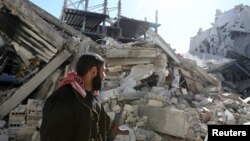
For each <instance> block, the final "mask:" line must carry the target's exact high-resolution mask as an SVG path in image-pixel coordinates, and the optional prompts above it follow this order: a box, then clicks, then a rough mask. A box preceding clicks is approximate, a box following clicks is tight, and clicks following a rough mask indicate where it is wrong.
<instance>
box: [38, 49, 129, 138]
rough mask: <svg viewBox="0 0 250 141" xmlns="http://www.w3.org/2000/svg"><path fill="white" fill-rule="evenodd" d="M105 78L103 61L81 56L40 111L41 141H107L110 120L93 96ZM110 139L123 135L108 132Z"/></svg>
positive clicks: (116, 132) (115, 129)
mask: <svg viewBox="0 0 250 141" xmlns="http://www.w3.org/2000/svg"><path fill="white" fill-rule="evenodd" d="M104 78H105V63H104V59H103V58H102V57H101V56H99V55H97V54H93V53H92V54H84V55H82V56H81V57H80V58H79V60H78V61H77V64H76V73H75V72H69V73H68V74H67V75H66V77H65V78H64V79H63V80H62V81H61V82H60V84H59V88H58V89H57V90H56V91H55V92H54V93H53V94H52V95H51V96H50V97H49V98H48V99H47V100H46V102H45V105H44V109H43V121H42V125H41V130H40V135H41V141H106V140H107V135H108V134H110V133H108V131H110V130H109V128H110V127H109V126H110V118H109V117H108V116H107V114H106V112H105V111H104V108H103V106H102V105H101V104H100V103H99V101H98V100H97V98H96V96H97V95H98V94H99V92H98V91H99V90H100V89H101V86H102V81H103V80H104ZM111 131H112V132H111V136H112V138H115V136H116V135H117V134H128V133H127V132H126V131H125V132H122V131H121V130H119V128H118V126H115V128H114V129H112V130H111Z"/></svg>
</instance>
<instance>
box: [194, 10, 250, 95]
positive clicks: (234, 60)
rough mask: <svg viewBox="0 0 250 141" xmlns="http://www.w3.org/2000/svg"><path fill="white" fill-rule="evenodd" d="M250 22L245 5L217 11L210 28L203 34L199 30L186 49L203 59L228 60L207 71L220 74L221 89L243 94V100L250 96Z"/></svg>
mask: <svg viewBox="0 0 250 141" xmlns="http://www.w3.org/2000/svg"><path fill="white" fill-rule="evenodd" d="M249 21H250V7H249V6H247V5H237V6H235V7H234V8H233V9H231V10H228V11H225V12H222V11H221V10H217V11H216V16H215V21H214V23H213V24H212V27H211V28H209V29H207V30H205V31H203V30H202V29H200V30H199V32H198V33H197V35H196V36H194V37H192V38H191V41H190V49H189V53H191V54H192V55H194V56H198V58H200V59H203V60H204V59H205V58H206V57H204V56H210V58H211V57H212V58H214V59H216V58H218V57H217V56H220V57H223V58H224V59H229V60H231V61H229V62H228V63H225V64H224V65H222V66H220V67H217V68H214V69H212V70H209V71H210V72H212V73H216V74H217V75H220V76H221V78H222V84H223V86H226V87H228V88H230V89H231V91H234V92H237V93H240V94H242V97H248V96H249V95H250V91H249V88H250V83H249V79H250V74H249V72H250V67H249V66H250V63H249V62H250V60H249V56H250V42H249V41H250V40H249V39H250V26H249V25H250V23H249ZM216 62H218V61H216ZM216 62H215V63H213V62H211V63H213V65H214V64H216ZM214 66H215V65H214Z"/></svg>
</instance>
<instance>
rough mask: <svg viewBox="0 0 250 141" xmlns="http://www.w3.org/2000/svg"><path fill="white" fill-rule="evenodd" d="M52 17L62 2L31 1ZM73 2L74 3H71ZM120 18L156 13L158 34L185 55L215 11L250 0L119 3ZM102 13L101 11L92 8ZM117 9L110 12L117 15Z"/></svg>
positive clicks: (96, 0) (95, 0)
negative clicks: (193, 38)
mask: <svg viewBox="0 0 250 141" xmlns="http://www.w3.org/2000/svg"><path fill="white" fill-rule="evenodd" d="M31 1H32V2H34V3H35V4H37V5H38V6H40V7H42V8H43V9H45V10H46V11H48V12H49V13H51V14H52V15H54V16H55V17H59V16H60V13H61V9H62V5H63V0H31ZM72 1H76V0H72ZM103 1H104V0H89V6H93V5H97V4H102V3H103ZM121 2H122V12H121V13H122V15H123V16H126V17H129V18H133V19H138V20H144V18H145V17H147V21H150V22H155V11H156V9H157V10H158V22H159V23H160V24H161V26H160V27H159V29H158V33H159V34H160V35H161V36H162V37H163V39H165V41H166V42H168V43H169V44H170V45H171V47H172V48H175V49H176V52H177V53H187V52H188V49H189V42H190V38H191V37H193V36H195V35H196V34H197V31H198V29H199V28H202V29H203V30H206V29H208V28H210V27H211V23H213V22H214V18H215V12H216V9H220V10H221V11H222V12H224V11H227V10H230V9H232V8H234V6H236V5H239V4H243V5H250V0H121ZM117 3H118V0H108V7H110V8H111V7H117ZM94 10H95V12H101V11H100V10H101V8H99V9H94ZM116 14H117V10H115V11H112V12H110V16H111V17H112V16H116Z"/></svg>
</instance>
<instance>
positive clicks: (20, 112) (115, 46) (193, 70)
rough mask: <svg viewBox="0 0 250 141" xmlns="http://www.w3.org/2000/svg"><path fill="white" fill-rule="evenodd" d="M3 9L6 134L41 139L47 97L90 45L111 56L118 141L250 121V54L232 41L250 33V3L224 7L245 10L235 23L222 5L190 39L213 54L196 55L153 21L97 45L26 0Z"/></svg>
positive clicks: (6, 2)
mask: <svg viewBox="0 0 250 141" xmlns="http://www.w3.org/2000/svg"><path fill="white" fill-rule="evenodd" d="M17 7H18V8H17ZM0 9H1V11H0V21H1V20H4V21H5V20H8V22H0V25H3V26H0V30H1V32H0V55H1V57H0V62H1V63H0V81H1V82H3V81H4V82H5V83H6V82H7V85H6V84H5V85H2V83H1V85H0V88H1V90H0V119H1V120H0V140H1V141H8V140H19V141H22V140H25V141H27V140H32V141H39V128H40V125H41V122H42V121H41V118H42V107H43V103H44V100H46V98H47V97H48V96H49V95H50V94H51V93H52V92H53V91H54V90H55V88H56V85H57V83H58V81H60V79H61V78H62V76H63V74H64V73H67V72H68V71H69V70H74V67H73V66H74V65H75V63H76V60H77V59H78V57H79V56H80V55H81V54H82V53H86V52H96V53H98V54H100V55H101V56H103V57H104V58H105V60H106V67H107V72H106V74H107V77H106V80H105V81H104V84H103V89H102V90H101V94H100V95H99V99H100V100H101V102H102V103H103V105H104V109H105V111H106V112H107V113H108V115H109V116H110V117H111V119H112V120H113V121H116V120H117V121H116V122H119V123H120V125H122V126H121V127H120V128H122V129H128V130H129V135H128V136H122V135H119V136H118V137H117V138H116V140H117V141H128V140H129V141H142V140H143V141H144V140H145V141H163V140H180V141H181V140H190V141H193V140H195V141H201V140H206V139H207V130H208V129H207V125H208V124H244V125H245V124H250V122H249V121H250V106H249V102H250V98H249V97H247V96H246V95H245V96H246V97H242V94H247V93H248V86H249V83H247V82H248V81H249V80H248V79H249V77H250V75H249V74H248V72H249V71H248V69H249V68H248V64H249V63H248V62H249V60H248V59H249V58H248V57H249V55H248V54H245V55H244V51H243V52H242V51H239V52H236V50H238V49H234V47H239V46H240V43H244V45H247V42H248V41H249V40H247V39H248V37H249V36H248V30H249V29H250V28H247V26H248V25H249V24H247V22H246V23H244V24H241V23H243V22H241V21H248V22H249V20H245V18H247V16H244V14H246V13H248V12H249V7H248V6H237V7H236V9H235V10H233V12H232V11H231V12H226V13H225V15H227V13H231V14H229V15H234V14H235V12H236V15H237V16H242V18H239V17H237V16H236V17H234V18H236V19H237V20H236V22H235V24H231V21H232V20H227V18H226V17H227V16H224V14H223V13H221V12H217V13H218V14H217V18H216V21H217V22H216V24H218V25H220V26H214V27H213V28H212V29H209V31H207V32H204V33H202V32H200V34H199V36H197V37H194V38H193V39H192V41H191V48H190V52H191V53H198V52H199V53H204V52H206V53H210V54H209V55H205V54H196V55H197V58H195V59H193V58H194V57H196V56H195V55H194V54H193V55H192V56H189V57H187V56H184V57H182V56H178V55H176V54H175V53H174V51H173V50H172V49H171V47H170V45H169V44H167V43H166V42H165V41H164V40H163V39H162V38H161V37H160V36H159V35H158V34H157V33H155V32H153V31H152V30H150V29H149V30H147V31H146V34H147V35H148V36H149V37H150V38H145V39H147V40H143V41H136V42H130V43H120V42H117V41H115V40H114V39H112V38H108V37H107V38H105V39H103V40H102V41H103V43H104V42H105V44H102V45H98V44H96V43H95V42H94V41H92V40H91V39H90V38H88V37H86V36H84V35H83V34H80V33H79V32H78V31H76V30H74V29H73V28H72V27H70V26H68V25H65V24H62V22H61V21H60V20H58V19H56V18H55V17H53V16H51V15H49V14H48V13H46V11H43V10H42V9H40V8H39V7H37V6H35V5H33V4H32V3H31V2H29V1H27V0H23V1H15V0H2V1H0ZM242 11H243V12H242ZM241 12H242V13H244V14H238V13H241ZM243 17H244V18H243ZM248 18H249V17H248ZM222 19H224V20H222ZM223 21H227V22H223ZM6 23H7V24H6ZM11 23H13V24H14V23H15V24H17V25H18V26H16V27H17V29H15V30H14V29H13V27H12V26H11V25H12V24H11ZM216 24H215V25H216ZM3 27H4V28H3ZM231 27H234V28H231ZM239 32H240V34H239ZM24 33H27V34H25V35H24ZM145 36H146V35H145ZM217 37H218V38H217ZM229 37H230V38H231V39H235V40H234V42H232V40H230V38H229ZM241 37H242V38H241ZM207 39H209V40H207ZM236 39H237V41H236ZM243 39H244V42H240V41H243ZM245 39H246V41H245ZM209 43H213V44H209ZM225 43H227V44H225ZM236 44H237V45H236ZM230 45H234V46H230ZM43 46H45V47H43ZM208 46H209V47H210V48H207V47H208ZM228 48H231V49H230V50H227V49H228ZM245 50H246V52H245V53H247V52H248V49H247V47H246V49H245ZM232 52H233V53H232ZM236 53H237V54H236ZM215 54H217V55H219V56H216V57H215V56H214V55H215ZM228 55H229V56H230V55H231V57H228ZM232 56H233V57H232ZM234 57H236V58H234ZM10 58H11V59H10ZM208 58H209V59H208ZM194 60H195V61H194ZM232 64H233V65H236V66H237V69H236V70H235V68H236V67H233V68H232V67H229V66H231V65H232ZM242 64H244V65H242ZM242 66H243V67H242ZM218 70H220V71H218ZM239 70H241V72H243V73H236V72H237V71H239ZM119 115H120V116H119ZM117 117H120V118H117Z"/></svg>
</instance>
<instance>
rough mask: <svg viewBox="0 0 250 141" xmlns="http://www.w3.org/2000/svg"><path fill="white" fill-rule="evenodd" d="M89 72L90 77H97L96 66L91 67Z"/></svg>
mask: <svg viewBox="0 0 250 141" xmlns="http://www.w3.org/2000/svg"><path fill="white" fill-rule="evenodd" d="M90 71H91V74H92V75H94V76H96V75H97V67H96V66H93V67H92V68H91V69H90Z"/></svg>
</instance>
